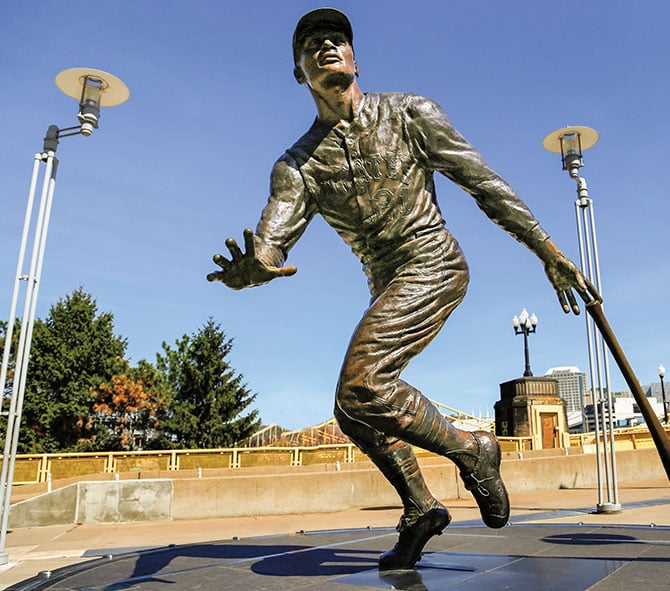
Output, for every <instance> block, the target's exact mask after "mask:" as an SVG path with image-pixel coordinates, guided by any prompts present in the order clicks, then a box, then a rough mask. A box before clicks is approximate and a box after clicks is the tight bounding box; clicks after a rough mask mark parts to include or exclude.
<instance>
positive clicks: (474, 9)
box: [0, 0, 670, 428]
mask: <svg viewBox="0 0 670 591" xmlns="http://www.w3.org/2000/svg"><path fill="white" fill-rule="evenodd" d="M330 5H332V6H335V7H337V8H340V9H342V10H344V11H345V12H346V13H347V14H348V15H349V17H350V18H351V20H352V23H353V26H354V35H355V40H354V45H355V49H356V55H357V58H358V62H359V66H360V70H361V76H360V79H359V82H360V85H361V88H362V89H363V90H364V91H411V92H416V93H420V94H424V95H427V96H430V97H431V98H433V99H435V100H436V101H438V102H439V103H440V104H441V105H442V106H443V107H444V109H445V110H446V111H447V113H448V114H449V116H450V117H451V119H452V121H453V123H454V124H455V126H456V127H457V128H458V129H459V130H460V131H461V132H462V133H463V135H465V136H466V137H467V138H468V139H469V140H470V141H471V142H472V143H473V144H474V145H475V146H477V147H478V148H479V149H480V151H481V152H482V153H483V154H484V155H485V157H486V158H487V160H488V161H489V163H490V164H491V166H492V167H493V168H494V169H495V170H497V171H498V172H499V173H500V174H501V175H502V176H503V177H504V178H505V179H507V180H508V181H509V182H510V183H511V184H512V185H513V186H514V187H515V188H516V189H517V191H518V192H519V193H520V194H521V196H522V197H523V198H524V199H525V200H526V202H527V203H528V204H529V206H530V207H531V209H532V210H533V211H534V212H535V214H536V216H537V217H538V218H539V219H540V221H541V223H542V225H543V226H544V227H545V228H546V229H547V230H548V231H549V233H550V234H551V235H552V237H553V239H554V240H555V242H556V243H557V244H558V245H559V247H561V248H562V249H563V250H564V251H565V252H566V254H568V255H569V256H571V257H573V258H577V257H578V249H577V237H576V225H575V214H574V205H573V204H574V200H575V185H574V183H573V181H571V180H570V179H569V178H568V176H567V174H566V173H565V172H563V171H562V170H561V166H560V158H559V157H558V156H557V155H554V154H550V153H548V152H546V151H545V150H543V148H542V145H541V142H542V139H543V137H544V136H545V135H546V134H547V133H549V132H551V131H553V130H555V129H557V128H559V127H562V126H564V125H568V124H570V125H587V126H590V127H593V128H595V129H597V130H598V132H599V133H600V141H599V143H598V144H597V145H596V146H595V147H594V148H592V149H591V150H589V151H588V152H586V154H585V163H586V166H585V168H584V169H583V175H584V176H585V177H586V179H587V180H588V183H589V187H590V191H591V197H592V198H593V200H594V203H595V213H596V220H597V227H598V240H599V246H600V259H601V260H600V262H601V270H602V276H603V285H604V295H605V308H606V310H607V313H608V317H609V320H610V323H611V324H612V325H613V327H614V329H615V330H616V332H617V335H618V337H619V340H620V341H621V344H622V346H623V348H624V349H625V351H626V353H627V355H628V357H629V359H630V361H631V364H632V365H633V367H634V368H635V370H636V372H637V374H638V376H639V378H640V380H641V381H642V383H643V384H648V383H650V382H652V381H655V380H657V379H658V378H657V375H656V367H657V366H658V363H659V362H661V361H662V362H664V363H665V365H666V366H669V367H670V346H669V343H668V335H669V334H670V330H669V329H670V319H669V317H668V314H667V301H668V281H669V279H668V271H669V270H670V262H669V260H668V239H667V233H668V230H667V228H668V223H667V220H668V218H669V217H670V216H669V215H668V214H669V213H670V207H669V205H668V187H669V186H670V178H669V175H670V166H669V165H668V151H669V147H668V144H669V140H670V117H669V116H668V91H669V88H668V84H669V83H668V56H669V55H670V47H669V45H670V41H669V39H668V35H667V31H668V28H670V4H669V3H668V2H666V1H665V0H657V1H641V2H626V1H620V0H611V1H609V2H600V1H598V2H596V1H585V2H580V3H572V4H565V3H556V2H537V1H536V0H527V1H526V0H509V1H507V2H499V1H497V0H496V1H494V0H490V1H483V0H472V1H470V2H467V3H466V2H444V1H443V0H435V1H426V0H417V1H415V2H412V3H407V2H404V1H399V0H385V1H383V2H382V1H378V2H377V1H365V2H361V1H353V0H352V1H337V0H332V1H331V2H330ZM318 6H319V4H318V3H315V2H308V1H295V2H276V1H270V0H268V1H260V0H248V1H247V2H229V1H226V0H223V1H204V0H201V1H198V2H186V1H183V2H176V1H168V0H162V1H158V0H152V1H149V0H133V1H130V0H119V1H116V2H107V3H98V4H95V5H94V6H93V5H91V4H90V3H89V2H79V1H74V0H66V1H64V2H45V1H43V0H34V1H32V2H3V3H2V6H1V7H0V22H2V35H1V36H0V68H1V71H2V77H3V83H2V85H1V86H0V118H1V121H0V126H1V128H2V132H3V142H2V143H1V144H0V200H1V203H2V210H1V214H0V215H1V218H0V220H1V222H2V239H1V240H0V317H3V318H5V317H6V316H7V314H8V312H9V303H10V298H11V289H12V285H13V281H14V271H15V265H16V256H17V252H18V245H19V238H20V232H21V227H22V223H23V215H24V208H25V201H26V195H27V191H28V181H29V177H30V172H31V168H32V160H33V155H34V154H35V152H39V151H40V150H41V146H42V137H43V136H44V133H45V131H46V128H47V127H48V125H50V124H52V123H54V124H57V125H59V126H60V127H65V126H68V125H72V124H74V123H75V114H76V109H77V105H76V102H75V101H73V100H72V99H70V98H68V97H66V96H65V95H63V94H62V93H61V92H60V91H59V90H58V89H57V88H56V86H55V85H54V83H53V79H54V77H55V75H56V74H57V73H58V72H60V71H61V70H63V69H66V68H71V67H83V66H87V67H93V68H98V69H102V70H107V71H109V72H112V73H113V74H115V75H116V76H118V77H120V78H121V79H122V80H124V82H125V83H126V84H127V85H128V86H129V88H130V91H131V98H130V100H129V102H127V103H126V104H124V105H121V106H119V107H115V108H112V109H107V110H103V112H102V116H101V120H100V129H99V130H97V131H96V132H95V133H94V134H93V136H91V137H90V138H87V139H85V138H81V137H76V138H70V139H66V140H63V141H62V143H61V145H60V147H59V151H58V156H59V158H60V170H59V174H58V181H57V186H56V196H55V203H54V208H53V216H52V222H51V229H50V233H49V239H48V244H47V253H46V260H45V266H44V273H43V277H42V286H41V291H40V299H39V306H38V316H40V317H44V316H45V315H46V314H47V312H48V309H49V306H50V305H51V304H53V303H54V302H55V301H57V300H58V299H59V298H61V297H63V296H64V295H65V294H66V293H69V292H71V291H72V290H73V289H75V288H77V287H78V286H80V285H82V286H83V287H84V289H86V290H87V291H89V292H90V293H92V294H93V295H94V296H95V297H96V298H97V301H98V305H99V307H100V309H101V310H104V311H110V312H112V313H113V314H114V317H115V323H116V331H117V333H118V334H120V335H123V336H124V337H126V338H127V339H128V342H129V344H128V353H129V356H130V358H131V361H132V362H133V363H136V362H137V361H138V360H140V359H142V358H146V359H148V360H150V361H153V360H154V359H155V354H156V353H157V352H158V351H159V350H160V346H161V342H162V341H167V342H168V343H170V344H173V343H174V341H175V340H176V339H177V338H179V337H181V336H182V335H183V334H184V333H192V332H193V331H195V330H196V329H198V328H199V327H200V326H202V324H203V323H204V322H205V321H206V319H207V318H208V317H209V316H212V317H214V319H215V320H216V321H218V322H220V323H221V325H222V326H223V328H224V330H225V331H226V333H227V334H228V335H229V336H230V337H233V338H234V340H235V345H234V349H233V352H232V355H231V362H232V364H233V366H234V367H235V369H236V370H237V371H239V372H241V373H243V374H244V376H245V379H246V382H247V384H248V386H249V387H250V389H251V390H252V391H254V392H256V393H258V398H257V402H256V403H257V407H258V408H259V410H260V413H261V417H262V419H263V421H264V422H266V423H271V422H276V423H279V424H281V425H283V426H286V427H289V428H297V427H301V426H305V425H309V424H314V423H317V422H320V421H322V420H325V419H327V418H329V417H330V416H331V413H332V405H333V392H334V389H335V383H336V381H337V376H338V372H339V367H340V364H341V360H342V356H343V353H344V350H345V348H346V345H347V343H348V339H349V336H350V334H351V332H352V330H353V327H354V326H355V324H356V323H357V321H358V319H359V318H360V316H361V314H362V313H363V311H364V309H365V307H366V306H367V302H368V293H367V287H366V283H365V279H364V276H363V273H362V272H361V268H360V264H359V262H358V261H357V260H356V259H355V257H353V255H352V254H351V253H350V252H349V251H348V248H347V247H346V246H344V244H342V243H341V242H340V239H339V238H338V237H337V236H336V235H335V233H334V232H333V231H332V230H331V229H330V228H329V227H328V226H327V225H326V224H325V223H323V221H322V220H320V219H317V220H316V221H314V222H313V223H312V225H311V226H310V228H308V231H307V233H306V234H305V236H304V237H303V238H302V240H301V241H300V242H299V243H298V244H297V245H296V247H295V248H294V249H293V251H292V252H291V255H290V259H289V262H290V263H291V264H294V265H296V266H297V267H298V274H297V275H296V276H295V277H292V278H285V279H279V280H277V281H275V282H273V283H272V284H270V285H268V286H265V287H262V288H255V289H252V290H244V291H240V292H233V291H229V290H228V289H226V288H225V287H224V286H223V285H221V284H209V283H207V281H206V280H205V275H206V274H207V273H208V272H210V271H212V270H214V266H213V264H212V263H211V256H212V254H214V253H215V252H225V247H224V240H225V238H226V237H228V236H235V237H236V238H238V240H240V241H241V236H242V230H243V228H245V227H255V225H256V222H257V220H258V216H259V213H260V211H261V209H262V207H263V206H264V204H265V201H266V199H267V193H268V186H269V172H270V169H271V166H272V164H273V163H274V161H275V160H276V159H277V158H278V157H279V156H280V155H281V154H282V152H283V150H284V149H285V148H286V147H288V146H289V145H290V144H291V143H292V142H293V141H294V140H295V139H296V138H297V137H298V136H299V135H301V134H302V133H303V132H304V131H305V130H306V129H307V128H308V127H309V125H310V124H311V122H312V120H313V118H314V115H315V109H314V106H313V103H312V99H311V97H310V96H309V94H308V92H307V91H306V90H305V89H304V88H303V87H301V86H299V85H298V84H297V83H296V82H295V81H294V79H293V76H292V65H293V64H292V56H291V46H290V43H291V35H292V32H293V28H294V26H295V23H296V22H297V19H298V18H299V17H300V16H301V15H302V14H303V13H304V12H306V11H308V10H310V9H312V8H316V7H318ZM437 184H438V196H439V200H440V204H441V208H442V211H443V214H444V215H445V217H446V219H447V224H448V227H449V228H450V229H451V230H452V231H453V233H454V234H455V235H456V237H457V238H458V239H459V241H460V243H461V245H462V247H463V249H464V251H465V253H466V256H467V258H468V261H469V263H470V267H471V273H472V281H471V285H470V291H469V294H468V297H467V298H466V300H465V302H464V303H463V304H462V305H461V306H460V308H459V309H458V310H457V311H456V312H455V313H454V314H453V316H452V318H451V319H450V320H449V322H448V323H447V326H446V327H445V329H444V330H443V331H442V333H441V334H440V336H439V337H438V338H437V339H436V340H435V341H434V343H433V344H432V345H431V346H430V348H429V349H428V350H427V351H425V352H424V353H423V354H422V355H421V356H420V357H418V358H417V359H416V360H414V361H413V362H412V364H411V365H410V367H409V368H408V370H407V372H406V374H405V377H406V379H408V380H409V381H411V382H412V383H414V384H415V385H417V386H418V387H420V388H421V389H422V390H423V391H424V392H425V394H426V395H428V396H429V397H431V398H433V399H436V400H439V401H440V402H443V403H445V404H449V405H452V406H456V407H458V408H461V409H463V410H466V411H474V412H475V413H479V412H481V413H486V412H487V411H488V412H492V407H493V404H494V402H495V401H496V400H498V397H499V384H500V383H501V382H505V381H507V380H510V379H514V378H516V377H519V376H520V375H521V374H522V373H523V343H522V338H521V337H517V336H514V333H513V330H512V326H511V319H512V317H513V316H514V315H515V314H518V313H519V312H520V310H521V308H522V307H526V308H527V309H528V310H529V311H530V312H535V313H536V314H537V316H538V317H539V319H540V323H539V326H538V331H537V334H536V335H533V336H532V337H531V343H530V345H531V362H532V366H533V371H534V373H535V374H536V375H542V374H544V372H545V371H546V370H547V369H548V368H549V367H552V366H558V365H577V366H579V367H581V368H582V369H587V360H586V340H585V328H584V320H583V317H579V318H575V317H570V316H565V315H564V314H563V312H562V311H561V310H560V308H559V306H558V304H557V302H556V298H555V295H554V293H553V290H552V289H551V287H550V286H549V284H548V282H547V281H546V280H545V277H544V273H543V270H542V267H541V265H540V263H539V261H538V260H537V259H536V258H535V257H534V255H532V254H531V253H530V252H528V251H527V250H526V249H525V248H524V247H523V246H521V245H519V244H518V243H516V242H515V241H514V240H513V239H512V238H511V237H509V236H508V235H506V234H505V233H503V232H502V231H500V230H499V229H498V228H497V227H496V226H494V225H493V224H492V223H491V222H490V221H489V220H488V219H487V218H486V217H485V216H484V215H483V214H482V213H481V212H480V211H479V210H478V209H477V207H476V206H475V204H474V202H473V200H472V199H471V198H470V197H469V196H468V195H467V194H466V193H464V192H463V191H462V190H460V189H459V188H458V187H456V186H454V185H452V184H451V183H449V182H448V181H447V180H446V179H443V178H439V179H438V183H437ZM612 373H613V382H614V384H613V385H614V387H615V388H616V389H625V384H624V382H623V380H622V378H621V377H620V375H619V373H618V371H617V370H616V368H614V369H613V372H612Z"/></svg>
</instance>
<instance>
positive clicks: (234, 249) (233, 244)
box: [226, 238, 244, 261]
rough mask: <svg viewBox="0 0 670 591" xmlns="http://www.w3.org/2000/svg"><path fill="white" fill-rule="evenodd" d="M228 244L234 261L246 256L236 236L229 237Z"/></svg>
mask: <svg viewBox="0 0 670 591" xmlns="http://www.w3.org/2000/svg"><path fill="white" fill-rule="evenodd" d="M226 246H227V247H228V250H229V251H230V255H231V256H232V257H233V261H239V260H240V259H241V258H242V257H243V256H244V255H243V254H242V251H241V250H240V247H239V246H238V245H237V241H236V240H235V238H228V240H226Z"/></svg>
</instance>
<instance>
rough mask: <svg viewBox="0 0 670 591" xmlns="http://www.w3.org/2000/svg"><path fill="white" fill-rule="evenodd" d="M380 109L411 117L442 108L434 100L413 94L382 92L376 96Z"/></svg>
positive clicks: (427, 113)
mask: <svg viewBox="0 0 670 591" xmlns="http://www.w3.org/2000/svg"><path fill="white" fill-rule="evenodd" d="M374 100H376V102H377V104H378V105H379V109H380V110H383V111H388V112H389V113H397V114H402V115H405V116H409V117H417V116H419V117H420V116H424V115H429V114H431V113H434V112H435V111H436V110H437V111H441V110H442V108H441V107H440V105H438V104H437V103H436V102H435V101H434V100H433V99H431V98H429V97H427V96H423V95H420V94H416V93H413V92H380V93H377V94H376V95H375V99H374Z"/></svg>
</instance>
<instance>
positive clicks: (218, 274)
mask: <svg viewBox="0 0 670 591" xmlns="http://www.w3.org/2000/svg"><path fill="white" fill-rule="evenodd" d="M224 275H225V272H224V271H214V272H213V273H208V274H207V281H223V277H224Z"/></svg>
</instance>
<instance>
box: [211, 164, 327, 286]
mask: <svg viewBox="0 0 670 591" xmlns="http://www.w3.org/2000/svg"><path fill="white" fill-rule="evenodd" d="M314 213H315V207H314V205H313V204H312V203H311V202H310V200H309V199H308V195H307V192H306V191H305V187H304V183H303V180H302V176H301V174H300V171H299V170H298V167H297V166H296V164H295V162H294V160H293V158H292V157H291V156H290V155H288V154H285V155H284V156H283V157H282V158H281V159H280V160H278V161H277V163H276V164H275V165H274V167H273V169H272V176H271V180H270V197H269V199H268V203H267V205H266V206H265V209H264V210H263V214H262V216H261V220H260V222H259V223H258V226H257V228H256V232H255V233H254V232H253V231H252V230H251V229H249V228H247V229H246V230H245V231H244V247H245V250H244V252H242V250H241V249H240V247H239V246H238V244H237V241H236V240H235V239H234V238H228V239H227V240H226V246H227V247H228V250H229V251H230V255H229V257H228V258H227V257H224V256H223V255H221V254H215V255H214V257H213V260H214V263H215V264H217V265H218V266H219V267H220V268H221V270H220V271H215V272H213V273H210V274H209V275H207V280H208V281H221V282H222V283H224V284H225V285H227V286H228V287H230V288H231V289H242V288H244V287H254V286H257V285H263V284H265V283H268V282H269V281H271V280H272V279H275V278H276V277H288V276H290V275H293V274H295V272H296V268H295V267H293V266H290V265H289V266H283V265H284V262H285V261H286V258H287V256H288V251H289V250H290V249H291V247H292V246H293V245H294V244H295V243H296V241H297V240H298V238H300V236H301V235H302V233H303V232H304V231H305V228H306V227H307V224H308V223H309V221H310V219H311V218H312V217H313V216H314Z"/></svg>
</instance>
